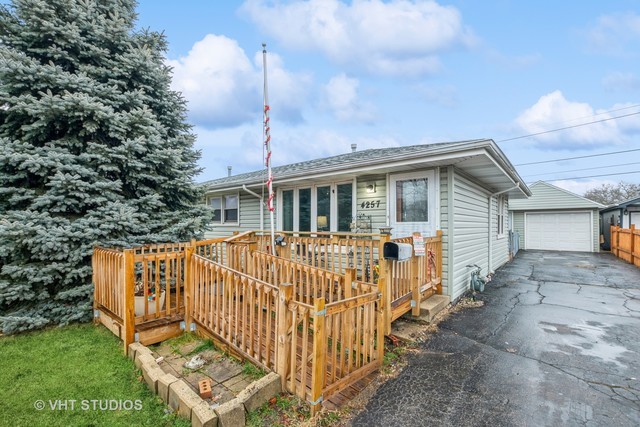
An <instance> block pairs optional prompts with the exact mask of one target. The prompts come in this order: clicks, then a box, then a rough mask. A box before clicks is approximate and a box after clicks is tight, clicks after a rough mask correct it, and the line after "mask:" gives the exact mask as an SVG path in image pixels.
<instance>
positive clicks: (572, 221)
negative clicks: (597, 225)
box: [525, 212, 593, 252]
mask: <svg viewBox="0 0 640 427" xmlns="http://www.w3.org/2000/svg"><path fill="white" fill-rule="evenodd" d="M525 230H526V237H525V246H526V248H525V249H544V250H551V251H582V252H591V251H592V250H593V244H592V235H593V230H592V227H591V213H590V212H571V213H528V214H527V215H526V224H525Z"/></svg>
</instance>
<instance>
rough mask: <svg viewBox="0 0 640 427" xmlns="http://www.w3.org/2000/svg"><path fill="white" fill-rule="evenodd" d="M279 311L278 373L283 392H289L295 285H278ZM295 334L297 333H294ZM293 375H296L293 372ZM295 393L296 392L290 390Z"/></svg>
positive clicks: (277, 324) (277, 335)
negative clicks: (288, 380) (288, 376)
mask: <svg viewBox="0 0 640 427" xmlns="http://www.w3.org/2000/svg"><path fill="white" fill-rule="evenodd" d="M278 291H279V292H278V311H277V316H278V317H277V319H276V321H277V323H276V337H277V344H276V345H277V347H276V373H278V374H279V375H280V382H281V384H282V391H285V390H287V373H288V371H289V353H290V352H291V349H290V348H289V347H290V346H291V337H290V336H289V330H290V329H291V328H292V325H291V313H290V311H289V302H290V301H291V298H292V297H293V285H292V284H291V283H280V285H278ZM292 333H295V331H292ZM291 375H295V372H292V373H291ZM289 391H290V392H292V393H294V392H295V390H289Z"/></svg>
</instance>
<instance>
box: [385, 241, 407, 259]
mask: <svg viewBox="0 0 640 427" xmlns="http://www.w3.org/2000/svg"><path fill="white" fill-rule="evenodd" d="M412 252H413V247H412V245H410V244H409V243H396V242H385V244H384V246H383V247H382V256H383V257H384V259H392V260H396V261H405V260H408V259H410V258H411V253H412Z"/></svg>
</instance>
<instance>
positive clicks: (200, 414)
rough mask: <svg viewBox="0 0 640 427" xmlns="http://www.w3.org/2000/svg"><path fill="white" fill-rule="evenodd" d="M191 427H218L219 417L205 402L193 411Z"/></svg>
mask: <svg viewBox="0 0 640 427" xmlns="http://www.w3.org/2000/svg"><path fill="white" fill-rule="evenodd" d="M191 427H218V415H217V414H216V413H215V411H214V410H213V409H211V407H210V406H209V404H208V403H207V402H205V401H202V402H200V403H198V404H197V405H196V406H194V407H193V408H192V409H191Z"/></svg>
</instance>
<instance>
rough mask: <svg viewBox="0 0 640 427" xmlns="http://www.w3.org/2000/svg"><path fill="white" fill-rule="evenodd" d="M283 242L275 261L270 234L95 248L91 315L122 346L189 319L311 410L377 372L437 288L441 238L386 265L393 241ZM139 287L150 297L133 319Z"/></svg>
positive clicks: (174, 331) (176, 329)
mask: <svg viewBox="0 0 640 427" xmlns="http://www.w3.org/2000/svg"><path fill="white" fill-rule="evenodd" d="M358 236H360V235H358ZM284 237H285V240H284V242H285V245H284V246H279V247H277V251H278V255H279V256H274V255H272V254H271V253H268V252H267V250H271V247H270V245H269V242H270V236H265V235H264V233H258V232H248V233H242V234H239V235H237V236H234V237H232V238H224V239H209V240H204V241H198V242H196V241H192V242H189V243H178V244H162V245H148V246H144V247H140V248H135V249H127V250H113V249H104V248H98V247H96V248H95V250H94V257H93V268H94V273H93V274H94V283H95V286H96V288H95V307H96V311H99V312H100V313H105V314H106V315H105V316H101V317H100V319H99V321H101V322H102V323H103V324H105V325H106V326H107V327H109V328H110V329H111V330H112V331H113V332H114V333H115V334H117V335H118V336H119V337H121V338H122V340H123V343H124V346H125V349H126V348H127V347H128V345H129V344H130V343H131V342H133V341H134V339H136V338H135V337H136V334H137V333H139V332H140V337H139V338H140V339H141V341H143V342H144V340H142V329H141V328H142V327H147V326H149V325H151V324H156V323H158V322H161V321H171V322H173V323H172V324H174V325H176V326H174V328H173V329H172V330H171V331H170V332H163V333H162V334H156V335H153V336H152V337H151V338H148V339H147V338H146V339H147V342H148V343H153V342H158V341H161V340H162V339H166V338H167V337H169V335H170V334H174V335H172V336H175V334H179V333H180V329H179V326H177V325H178V324H179V323H180V322H177V321H178V320H182V319H184V322H182V324H183V325H184V328H188V329H191V328H192V327H195V328H196V330H198V331H201V332H203V333H204V334H206V335H208V336H211V337H213V338H215V339H216V340H218V341H219V342H222V343H223V344H224V345H225V346H227V348H229V349H230V351H233V352H235V353H236V354H238V355H239V356H240V357H244V358H247V359H249V360H251V361H252V362H253V363H255V364H257V365H259V366H262V367H264V368H266V369H270V370H275V371H276V372H278V373H279V374H280V375H281V378H282V382H283V384H282V385H283V387H284V388H285V389H286V390H289V391H290V392H292V393H295V394H297V395H298V396H300V397H303V398H305V399H307V400H308V401H309V402H311V404H312V407H313V408H314V409H313V410H314V411H315V410H317V409H318V408H319V404H320V403H319V402H320V400H321V399H320V398H321V397H323V396H324V397H325V398H326V397H328V396H330V395H331V394H334V393H336V392H338V391H340V390H342V389H344V388H345V387H347V386H348V385H349V384H352V383H353V381H356V380H357V379H359V378H361V377H362V376H364V375H366V374H367V373H369V372H371V371H372V370H375V369H377V368H378V367H379V366H380V364H381V362H382V355H383V351H384V342H383V337H384V335H386V334H389V333H390V325H391V321H392V320H393V319H395V318H397V317H398V316H399V315H401V314H403V313H405V312H407V311H410V310H412V308H413V310H414V314H415V310H416V306H417V310H418V311H419V304H420V301H421V299H423V298H424V297H425V296H426V295H427V294H429V293H430V292H431V293H433V292H440V288H441V279H440V278H441V273H442V261H441V253H442V236H441V233H440V232H438V235H437V236H436V237H432V238H425V239H424V241H425V255H424V256H417V255H416V254H415V253H413V254H412V257H411V259H410V260H407V261H390V260H385V259H382V258H381V254H382V252H383V245H384V243H385V242H387V241H389V236H386V235H382V236H380V235H375V236H374V235H367V236H365V238H364V239H363V240H362V241H359V240H358V239H356V237H355V236H339V235H330V236H311V235H307V236H305V237H300V236H297V235H286V236H284ZM397 241H398V242H400V243H403V242H404V243H411V239H410V238H405V239H397ZM365 279H366V280H365ZM136 288H137V289H138V290H139V291H140V292H141V293H143V294H144V295H145V296H144V297H143V301H142V305H141V307H142V308H141V309H140V307H138V312H136V308H135V302H134V301H135V290H136ZM163 296H164V303H163V301H162V298H163ZM412 302H413V303H412ZM192 325H193V326H192Z"/></svg>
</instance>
